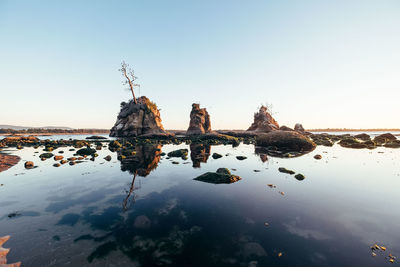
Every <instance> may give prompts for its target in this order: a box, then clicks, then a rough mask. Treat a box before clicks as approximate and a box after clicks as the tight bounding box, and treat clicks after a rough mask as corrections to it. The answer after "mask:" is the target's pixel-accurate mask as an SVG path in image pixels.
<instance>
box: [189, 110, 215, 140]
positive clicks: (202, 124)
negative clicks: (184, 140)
mask: <svg viewBox="0 0 400 267" xmlns="http://www.w3.org/2000/svg"><path fill="white" fill-rule="evenodd" d="M209 132H211V122H210V115H209V114H208V112H207V110H206V109H205V108H200V104H192V111H191V112H190V123H189V128H188V129H187V131H186V134H187V135H196V134H205V133H209Z"/></svg>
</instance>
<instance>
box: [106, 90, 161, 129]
mask: <svg viewBox="0 0 400 267" xmlns="http://www.w3.org/2000/svg"><path fill="white" fill-rule="evenodd" d="M159 134H166V131H165V130H164V127H163V125H162V123H161V117H160V111H159V110H158V108H157V106H156V104H154V103H153V102H151V101H150V100H149V99H148V98H147V97H145V96H141V97H139V98H138V99H137V103H135V102H134V101H133V100H131V101H129V102H128V103H125V102H122V103H121V111H120V112H119V114H118V117H117V122H116V123H115V125H114V127H112V128H111V131H110V136H113V137H135V136H141V135H159Z"/></svg>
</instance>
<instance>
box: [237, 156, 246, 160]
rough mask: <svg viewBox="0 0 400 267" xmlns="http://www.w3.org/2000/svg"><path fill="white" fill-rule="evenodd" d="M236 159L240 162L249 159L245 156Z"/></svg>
mask: <svg viewBox="0 0 400 267" xmlns="http://www.w3.org/2000/svg"><path fill="white" fill-rule="evenodd" d="M236 158H237V159H238V160H245V159H247V157H245V156H236Z"/></svg>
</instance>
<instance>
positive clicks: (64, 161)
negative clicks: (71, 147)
mask: <svg viewBox="0 0 400 267" xmlns="http://www.w3.org/2000/svg"><path fill="white" fill-rule="evenodd" d="M67 162H68V160H65V159H63V160H61V161H60V163H61V164H65V163H67Z"/></svg>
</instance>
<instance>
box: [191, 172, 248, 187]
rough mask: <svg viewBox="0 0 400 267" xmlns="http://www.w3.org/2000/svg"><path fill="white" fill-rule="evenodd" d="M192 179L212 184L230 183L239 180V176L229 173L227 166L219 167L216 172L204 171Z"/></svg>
mask: <svg viewBox="0 0 400 267" xmlns="http://www.w3.org/2000/svg"><path fill="white" fill-rule="evenodd" d="M193 180H196V181H201V182H205V183H212V184H231V183H235V182H237V181H239V180H241V178H240V177H239V176H236V175H233V174H231V172H230V171H229V170H228V169H227V168H219V169H218V170H217V171H216V172H206V173H204V174H202V175H200V176H198V177H196V178H194V179H193Z"/></svg>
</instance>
